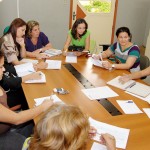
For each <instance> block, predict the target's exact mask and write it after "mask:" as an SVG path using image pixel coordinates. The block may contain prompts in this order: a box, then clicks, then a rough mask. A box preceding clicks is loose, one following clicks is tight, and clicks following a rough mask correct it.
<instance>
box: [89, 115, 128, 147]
mask: <svg viewBox="0 0 150 150" xmlns="http://www.w3.org/2000/svg"><path fill="white" fill-rule="evenodd" d="M89 122H90V126H93V127H95V128H96V130H97V132H98V134H96V135H97V136H95V137H94V138H93V139H94V140H96V141H99V140H100V135H99V134H103V133H109V134H111V135H113V136H114V137H115V139H116V147H118V148H122V149H126V145H127V140H128V136H129V132H130V130H129V129H125V128H120V127H117V126H113V125H110V124H107V123H103V122H99V121H96V120H94V119H92V118H91V117H90V118H89Z"/></svg>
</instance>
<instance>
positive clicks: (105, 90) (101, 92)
mask: <svg viewBox="0 0 150 150" xmlns="http://www.w3.org/2000/svg"><path fill="white" fill-rule="evenodd" d="M82 92H83V93H84V94H85V95H86V96H87V97H88V98H89V99H90V100H96V99H102V98H108V97H115V96H118V94H117V93H115V92H114V91H113V90H112V89H111V88H109V87H108V86H103V87H97V88H90V89H83V90H82Z"/></svg>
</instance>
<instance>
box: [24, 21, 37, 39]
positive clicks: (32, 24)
mask: <svg viewBox="0 0 150 150" xmlns="http://www.w3.org/2000/svg"><path fill="white" fill-rule="evenodd" d="M35 26H39V23H38V22H37V21H34V20H30V21H28V22H27V30H26V35H27V37H29V38H31V32H32V30H33V28H34V27H35Z"/></svg>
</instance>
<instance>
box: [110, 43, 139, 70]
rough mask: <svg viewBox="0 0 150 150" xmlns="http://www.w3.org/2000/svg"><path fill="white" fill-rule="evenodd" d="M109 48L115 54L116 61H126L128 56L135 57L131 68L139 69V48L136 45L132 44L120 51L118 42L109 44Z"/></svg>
mask: <svg viewBox="0 0 150 150" xmlns="http://www.w3.org/2000/svg"><path fill="white" fill-rule="evenodd" d="M110 50H111V51H112V52H113V53H114V54H115V61H116V63H126V61H127V59H128V57H136V61H135V63H134V65H133V66H132V67H131V69H135V71H139V70H140V67H139V66H140V50H139V48H138V46H137V45H132V46H130V47H128V48H126V49H125V50H124V51H122V49H121V46H120V44H119V43H118V42H116V43H114V44H113V45H111V46H110Z"/></svg>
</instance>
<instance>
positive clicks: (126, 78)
mask: <svg viewBox="0 0 150 150" xmlns="http://www.w3.org/2000/svg"><path fill="white" fill-rule="evenodd" d="M129 80H131V75H130V74H123V76H121V77H120V78H119V82H120V83H121V84H124V83H126V82H128V81H129Z"/></svg>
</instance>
